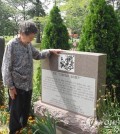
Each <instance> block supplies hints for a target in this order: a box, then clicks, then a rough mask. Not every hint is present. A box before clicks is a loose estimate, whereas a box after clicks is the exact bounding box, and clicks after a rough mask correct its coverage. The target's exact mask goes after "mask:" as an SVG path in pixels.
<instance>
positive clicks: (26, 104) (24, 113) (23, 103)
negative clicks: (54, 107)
mask: <svg viewBox="0 0 120 134" xmlns="http://www.w3.org/2000/svg"><path fill="white" fill-rule="evenodd" d="M16 90H17V95H16V97H15V99H14V100H12V99H11V98H10V96H9V108H10V123H9V129H10V133H9V134H15V133H16V131H19V130H20V129H21V128H23V127H25V126H26V125H27V120H28V116H29V111H30V106H31V96H32V90H30V91H24V90H21V89H16Z"/></svg>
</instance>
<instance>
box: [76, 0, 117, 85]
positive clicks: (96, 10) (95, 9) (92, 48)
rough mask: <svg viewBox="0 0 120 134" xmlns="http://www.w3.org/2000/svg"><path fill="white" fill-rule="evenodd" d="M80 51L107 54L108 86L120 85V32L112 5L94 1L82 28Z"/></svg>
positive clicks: (102, 0)
mask: <svg viewBox="0 0 120 134" xmlns="http://www.w3.org/2000/svg"><path fill="white" fill-rule="evenodd" d="M78 50H80V51H89V52H99V53H106V54H107V84H108V85H111V84H116V85H118V84H119V85H120V30H119V23H118V20H117V17H116V15H115V12H114V9H113V7H112V6H111V5H107V4H106V2H105V0H92V1H91V3H90V7H89V14H88V16H87V17H86V20H85V23H84V26H83V28H82V35H81V39H80V43H79V46H78Z"/></svg>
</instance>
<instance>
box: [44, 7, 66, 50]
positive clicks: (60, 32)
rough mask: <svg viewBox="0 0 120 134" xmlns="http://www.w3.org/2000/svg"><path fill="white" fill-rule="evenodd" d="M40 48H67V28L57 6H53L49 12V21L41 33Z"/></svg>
mask: <svg viewBox="0 0 120 134" xmlns="http://www.w3.org/2000/svg"><path fill="white" fill-rule="evenodd" d="M42 48H47V49H49V48H61V49H69V44H68V32H67V28H66V27H65V25H64V24H63V21H62V18H61V15H60V10H59V9H58V7H57V6H54V7H53V9H52V10H51V12H50V16H49V21H48V24H47V25H46V27H45V30H44V33H43V39H42Z"/></svg>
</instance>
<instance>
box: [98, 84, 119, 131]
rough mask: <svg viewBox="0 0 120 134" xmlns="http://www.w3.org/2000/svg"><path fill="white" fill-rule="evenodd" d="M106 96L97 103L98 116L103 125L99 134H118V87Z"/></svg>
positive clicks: (107, 91) (107, 92)
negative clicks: (116, 91)
mask: <svg viewBox="0 0 120 134" xmlns="http://www.w3.org/2000/svg"><path fill="white" fill-rule="evenodd" d="M112 87H113V89H112V91H111V92H109V90H108V89H106V95H102V96H101V97H100V98H99V99H98V101H97V109H96V110H97V116H98V119H99V121H100V122H101V125H100V127H99V134H118V133H120V106H119V103H118V101H117V98H116V93H115V90H116V87H115V86H112Z"/></svg>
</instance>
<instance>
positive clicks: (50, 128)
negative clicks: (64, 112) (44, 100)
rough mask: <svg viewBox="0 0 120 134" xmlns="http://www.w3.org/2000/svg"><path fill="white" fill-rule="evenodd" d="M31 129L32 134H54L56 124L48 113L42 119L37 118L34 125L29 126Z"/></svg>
mask: <svg viewBox="0 0 120 134" xmlns="http://www.w3.org/2000/svg"><path fill="white" fill-rule="evenodd" d="M31 128H32V131H33V134H56V122H55V120H54V119H52V118H51V117H50V114H49V113H48V112H47V115H46V116H45V117H44V118H40V117H37V118H36V123H35V124H34V125H31Z"/></svg>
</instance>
